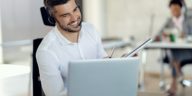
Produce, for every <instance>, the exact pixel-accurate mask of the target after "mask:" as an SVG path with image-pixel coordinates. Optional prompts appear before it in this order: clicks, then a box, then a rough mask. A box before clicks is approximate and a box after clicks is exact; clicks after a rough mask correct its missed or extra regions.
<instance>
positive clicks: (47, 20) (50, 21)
mask: <svg viewBox="0 0 192 96" xmlns="http://www.w3.org/2000/svg"><path fill="white" fill-rule="evenodd" d="M40 11H41V16H42V19H43V23H44V24H45V25H47V26H55V20H54V18H53V17H52V16H51V15H50V14H49V10H47V8H45V7H41V8H40Z"/></svg>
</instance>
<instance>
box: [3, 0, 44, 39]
mask: <svg viewBox="0 0 192 96" xmlns="http://www.w3.org/2000/svg"><path fill="white" fill-rule="evenodd" d="M42 5H43V0H1V6H2V34H3V36H2V39H3V42H5V41H15V40H24V39H32V38H36V37H42V36H44V34H46V32H47V31H46V30H47V29H46V28H45V26H44V25H43V23H42V19H41V15H40V9H39V8H40V7H41V6H42Z"/></svg>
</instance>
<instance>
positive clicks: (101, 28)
mask: <svg viewBox="0 0 192 96" xmlns="http://www.w3.org/2000/svg"><path fill="white" fill-rule="evenodd" d="M106 3H107V2H106V0H83V14H84V21H87V22H89V23H91V24H93V25H94V27H95V28H96V30H97V31H98V32H99V34H100V35H101V36H102V37H104V36H106V35H107V34H106V33H107V19H106V17H107V14H106V11H107V10H106V9H107V7H106Z"/></svg>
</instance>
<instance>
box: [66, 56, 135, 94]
mask: <svg viewBox="0 0 192 96" xmlns="http://www.w3.org/2000/svg"><path fill="white" fill-rule="evenodd" d="M138 72H139V59H138V58H116V59H99V60H98V59H97V60H81V61H72V62H70V63H69V74H68V80H67V83H68V84H67V86H68V96H137V87H138V86H137V84H138Z"/></svg>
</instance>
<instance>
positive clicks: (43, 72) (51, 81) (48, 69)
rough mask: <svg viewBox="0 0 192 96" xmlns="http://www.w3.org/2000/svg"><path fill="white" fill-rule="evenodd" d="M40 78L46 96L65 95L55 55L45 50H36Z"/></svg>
mask: <svg viewBox="0 0 192 96" xmlns="http://www.w3.org/2000/svg"><path fill="white" fill-rule="evenodd" d="M36 59H37V63H38V66H39V72H40V80H41V83H42V87H43V91H44V92H45V95H46V96H65V95H66V90H65V89H64V82H63V79H62V76H61V73H60V71H59V67H58V66H59V62H58V60H57V58H56V56H55V55H54V54H53V53H51V52H49V51H45V50H41V51H37V54H36Z"/></svg>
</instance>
